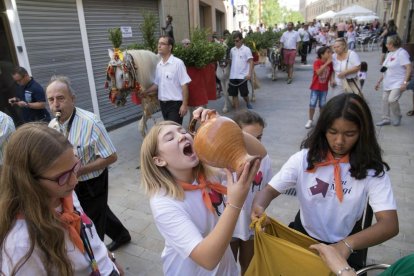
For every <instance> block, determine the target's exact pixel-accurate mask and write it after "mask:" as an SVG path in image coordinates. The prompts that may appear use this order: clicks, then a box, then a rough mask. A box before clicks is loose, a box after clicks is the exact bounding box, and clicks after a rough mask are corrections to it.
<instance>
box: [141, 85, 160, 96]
mask: <svg viewBox="0 0 414 276" xmlns="http://www.w3.org/2000/svg"><path fill="white" fill-rule="evenodd" d="M157 92H158V85H156V84H155V83H153V84H152V85H151V86H150V87H149V88H147V89H145V91H142V92H141V93H140V95H141V96H142V97H146V96H148V95H151V94H155V93H157Z"/></svg>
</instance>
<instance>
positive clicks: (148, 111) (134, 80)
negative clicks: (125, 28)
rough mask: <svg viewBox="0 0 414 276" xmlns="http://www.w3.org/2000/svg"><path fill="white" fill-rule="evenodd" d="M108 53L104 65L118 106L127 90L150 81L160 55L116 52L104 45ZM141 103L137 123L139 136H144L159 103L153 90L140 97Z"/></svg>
mask: <svg viewBox="0 0 414 276" xmlns="http://www.w3.org/2000/svg"><path fill="white" fill-rule="evenodd" d="M108 54H109V58H110V59H111V60H110V62H109V64H108V68H107V80H108V81H110V82H111V89H110V93H111V97H112V96H113V97H115V99H114V101H115V100H116V105H117V106H122V105H124V104H125V102H126V97H127V96H128V95H129V94H130V93H138V94H139V92H141V91H144V90H145V89H146V88H148V87H150V86H151V85H152V83H153V80H154V77H155V69H156V66H157V63H158V62H159V60H160V57H159V56H158V55H156V54H154V53H153V52H151V51H147V50H129V51H125V52H123V53H120V52H114V51H113V50H111V49H108ZM141 104H142V111H143V112H142V113H143V114H142V118H141V119H140V120H139V122H138V125H139V130H140V132H141V134H142V136H145V134H146V131H147V120H148V119H149V118H152V114H153V113H155V112H157V111H159V110H160V105H159V102H158V97H157V95H156V94H151V95H148V96H146V97H143V98H141ZM154 122H155V121H154Z"/></svg>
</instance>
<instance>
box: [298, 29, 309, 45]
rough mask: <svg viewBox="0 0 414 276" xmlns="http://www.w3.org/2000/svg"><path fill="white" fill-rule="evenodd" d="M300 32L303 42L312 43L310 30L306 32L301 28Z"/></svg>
mask: <svg viewBox="0 0 414 276" xmlns="http://www.w3.org/2000/svg"><path fill="white" fill-rule="evenodd" d="M298 32H299V36H300V38H301V40H302V41H304V42H306V41H310V35H309V29H308V30H305V29H304V28H300V29H299V30H298Z"/></svg>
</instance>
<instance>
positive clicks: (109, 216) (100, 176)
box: [46, 76, 131, 251]
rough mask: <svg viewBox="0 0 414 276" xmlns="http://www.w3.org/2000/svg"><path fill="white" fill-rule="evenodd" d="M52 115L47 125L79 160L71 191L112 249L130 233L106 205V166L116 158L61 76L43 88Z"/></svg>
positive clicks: (103, 133) (102, 128)
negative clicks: (70, 145)
mask: <svg viewBox="0 0 414 276" xmlns="http://www.w3.org/2000/svg"><path fill="white" fill-rule="evenodd" d="M46 95H47V100H48V102H49V107H50V110H51V111H52V112H53V114H54V115H55V118H54V119H53V120H52V121H51V122H50V123H49V127H51V128H53V129H55V130H57V131H58V132H60V133H62V134H63V135H64V136H65V137H66V138H67V139H68V140H69V142H70V143H71V144H72V146H73V151H74V152H75V153H76V155H77V156H78V157H79V159H80V167H79V170H78V172H77V177H78V180H79V182H78V184H77V185H76V188H75V191H76V194H77V196H78V198H79V201H80V203H81V205H82V208H83V209H84V210H85V213H86V214H88V216H89V217H90V218H91V219H92V221H93V222H94V224H95V227H96V231H97V232H98V235H99V237H100V238H101V239H102V240H104V236H105V234H106V235H107V236H108V237H110V238H111V239H112V242H111V243H110V244H109V245H108V249H109V250H111V251H114V250H116V249H118V248H119V247H120V246H122V245H125V244H127V243H129V242H130V241H131V235H130V234H129V232H128V230H127V229H126V228H125V227H124V226H123V225H122V223H121V221H120V220H119V219H118V218H117V217H116V216H115V214H114V213H113V212H112V210H111V209H110V208H109V206H108V180H109V179H108V166H109V165H111V164H113V163H115V162H116V160H117V159H118V156H117V154H116V149H115V147H114V145H113V144H112V141H111V139H110V137H109V134H108V133H107V131H106V129H105V126H104V125H103V123H102V122H101V121H100V120H99V119H98V118H97V117H96V116H95V114H93V113H91V112H88V111H86V110H83V109H81V108H79V107H76V106H75V92H74V90H73V88H72V86H71V83H70V80H69V78H68V77H65V76H53V77H52V78H51V80H50V83H49V85H48V86H47V88H46Z"/></svg>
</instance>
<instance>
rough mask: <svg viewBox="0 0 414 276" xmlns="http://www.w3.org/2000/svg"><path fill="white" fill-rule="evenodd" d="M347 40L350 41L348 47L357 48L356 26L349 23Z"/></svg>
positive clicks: (350, 48)
mask: <svg viewBox="0 0 414 276" xmlns="http://www.w3.org/2000/svg"><path fill="white" fill-rule="evenodd" d="M345 36H346V41H347V43H348V49H349V50H354V49H355V42H356V32H355V31H354V26H353V25H349V27H348V31H347V32H346V35H345Z"/></svg>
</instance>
